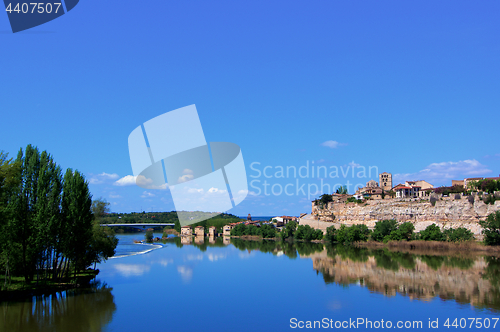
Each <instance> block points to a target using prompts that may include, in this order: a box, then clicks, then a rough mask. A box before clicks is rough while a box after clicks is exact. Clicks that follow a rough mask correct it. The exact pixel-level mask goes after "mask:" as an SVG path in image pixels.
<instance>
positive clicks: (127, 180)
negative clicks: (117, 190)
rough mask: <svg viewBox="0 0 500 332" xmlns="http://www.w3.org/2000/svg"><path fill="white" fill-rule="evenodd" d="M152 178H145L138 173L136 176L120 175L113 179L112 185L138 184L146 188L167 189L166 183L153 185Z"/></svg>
mask: <svg viewBox="0 0 500 332" xmlns="http://www.w3.org/2000/svg"><path fill="white" fill-rule="evenodd" d="M152 183H153V180H151V179H148V178H146V177H145V176H144V175H138V176H133V175H126V176H124V177H122V178H121V179H119V180H117V181H115V182H114V183H113V185H115V186H120V187H124V186H132V185H135V184H137V185H138V186H140V187H142V188H146V189H167V188H168V184H166V183H165V184H162V185H161V186H156V185H153V184H152Z"/></svg>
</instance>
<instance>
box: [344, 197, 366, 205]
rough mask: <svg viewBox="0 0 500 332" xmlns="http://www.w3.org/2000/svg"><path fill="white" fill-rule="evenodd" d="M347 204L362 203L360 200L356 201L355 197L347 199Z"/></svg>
mask: <svg viewBox="0 0 500 332" xmlns="http://www.w3.org/2000/svg"><path fill="white" fill-rule="evenodd" d="M347 202H348V203H358V204H361V203H363V200H362V199H356V197H349V198H348V199H347Z"/></svg>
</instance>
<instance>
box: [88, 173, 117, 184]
mask: <svg viewBox="0 0 500 332" xmlns="http://www.w3.org/2000/svg"><path fill="white" fill-rule="evenodd" d="M90 176H91V177H90V179H89V183H90V184H100V183H103V182H104V181H106V180H115V179H118V177H119V176H118V174H116V173H113V174H108V173H106V172H102V173H101V174H97V175H94V174H90Z"/></svg>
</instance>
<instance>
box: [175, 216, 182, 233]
mask: <svg viewBox="0 0 500 332" xmlns="http://www.w3.org/2000/svg"><path fill="white" fill-rule="evenodd" d="M174 229H175V230H176V231H177V233H180V232H181V223H180V222H179V219H175V221H174Z"/></svg>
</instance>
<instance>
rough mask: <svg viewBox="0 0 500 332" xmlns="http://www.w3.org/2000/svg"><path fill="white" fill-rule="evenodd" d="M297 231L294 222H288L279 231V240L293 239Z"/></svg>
mask: <svg viewBox="0 0 500 332" xmlns="http://www.w3.org/2000/svg"><path fill="white" fill-rule="evenodd" d="M296 230H297V223H296V222H295V221H290V222H288V224H286V226H285V228H283V230H282V231H281V238H282V239H283V240H286V239H288V238H293V236H294V234H295V231H296Z"/></svg>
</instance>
